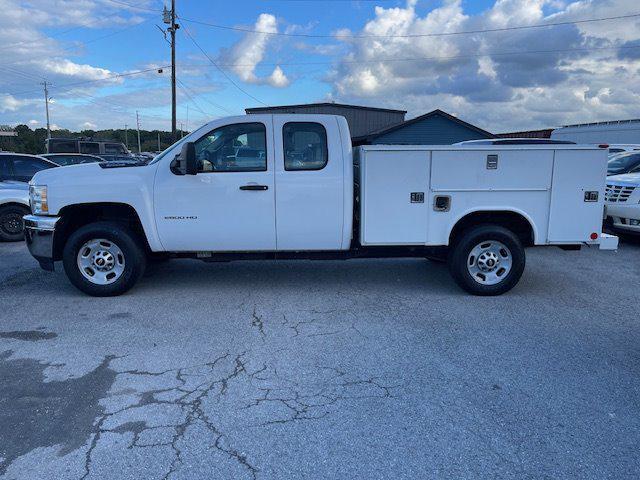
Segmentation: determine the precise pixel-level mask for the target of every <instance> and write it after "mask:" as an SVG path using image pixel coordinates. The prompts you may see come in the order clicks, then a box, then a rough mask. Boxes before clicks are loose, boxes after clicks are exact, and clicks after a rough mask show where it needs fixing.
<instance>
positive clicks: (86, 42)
mask: <svg viewBox="0 0 640 480" xmlns="http://www.w3.org/2000/svg"><path fill="white" fill-rule="evenodd" d="M149 20H151V19H150V18H147V19H146V20H143V21H141V22H138V23H135V24H133V25H127V26H126V27H123V28H120V29H118V30H115V31H113V32H109V33H107V34H105V35H100V36H99V37H94V38H91V39H89V40H85V41H83V42H76V43H75V44H74V45H70V46H68V47H61V48H59V49H58V51H63V52H66V51H70V50H74V49H76V48H78V47H85V46H87V44H89V43H93V42H97V41H99V40H103V39H105V38H109V37H112V36H114V35H117V34H119V33H122V32H124V31H126V30H130V29H132V28H134V27H138V26H140V25H144V24H145V23H147V22H148V21H149ZM54 56H59V55H58V54H56V55H51V54H43V55H36V56H34V57H29V58H28V59H27V60H25V59H20V60H15V61H13V62H8V63H2V64H0V66H3V67H4V66H7V65H15V64H16V63H24V62H25V61H27V62H28V61H32V60H37V59H40V58H47V57H49V58H51V57H54Z"/></svg>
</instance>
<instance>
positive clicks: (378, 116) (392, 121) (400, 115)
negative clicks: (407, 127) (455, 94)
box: [245, 102, 407, 137]
mask: <svg viewBox="0 0 640 480" xmlns="http://www.w3.org/2000/svg"><path fill="white" fill-rule="evenodd" d="M245 112H246V113H248V114H251V113H307V114H314V113H315V114H318V113H319V114H329V115H342V116H343V117H344V118H346V119H347V123H348V124H349V130H350V131H351V136H352V137H359V136H362V135H366V134H367V133H369V132H373V131H375V130H380V129H382V128H385V127H390V126H391V125H397V124H400V123H402V122H404V116H405V115H406V113H407V112H406V111H405V110H391V109H388V108H377V107H363V106H360V105H345V104H342V103H330V102H325V103H307V104H302V105H282V106H276V107H257V108H247V109H245Z"/></svg>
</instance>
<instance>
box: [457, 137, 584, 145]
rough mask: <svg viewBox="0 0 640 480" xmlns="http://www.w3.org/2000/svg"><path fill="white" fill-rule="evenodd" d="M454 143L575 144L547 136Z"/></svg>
mask: <svg viewBox="0 0 640 480" xmlns="http://www.w3.org/2000/svg"><path fill="white" fill-rule="evenodd" d="M454 145H575V142H569V141H567V140H551V139H549V138H483V139H480V140H465V141H464V142H458V143H454Z"/></svg>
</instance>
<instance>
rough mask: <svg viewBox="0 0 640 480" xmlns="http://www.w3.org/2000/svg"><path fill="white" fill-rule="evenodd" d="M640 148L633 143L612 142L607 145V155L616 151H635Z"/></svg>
mask: <svg viewBox="0 0 640 480" xmlns="http://www.w3.org/2000/svg"><path fill="white" fill-rule="evenodd" d="M639 150H640V145H638V144H635V143H614V144H610V145H609V155H610V156H613V155H616V154H618V153H627V152H635V151H639Z"/></svg>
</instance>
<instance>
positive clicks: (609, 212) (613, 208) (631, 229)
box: [605, 204, 640, 234]
mask: <svg viewBox="0 0 640 480" xmlns="http://www.w3.org/2000/svg"><path fill="white" fill-rule="evenodd" d="M605 223H607V224H608V225H609V226H610V227H611V228H612V229H614V230H618V231H621V232H625V233H636V234H640V205H638V204H628V205H618V204H607V205H606V208H605ZM632 223H636V225H632Z"/></svg>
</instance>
